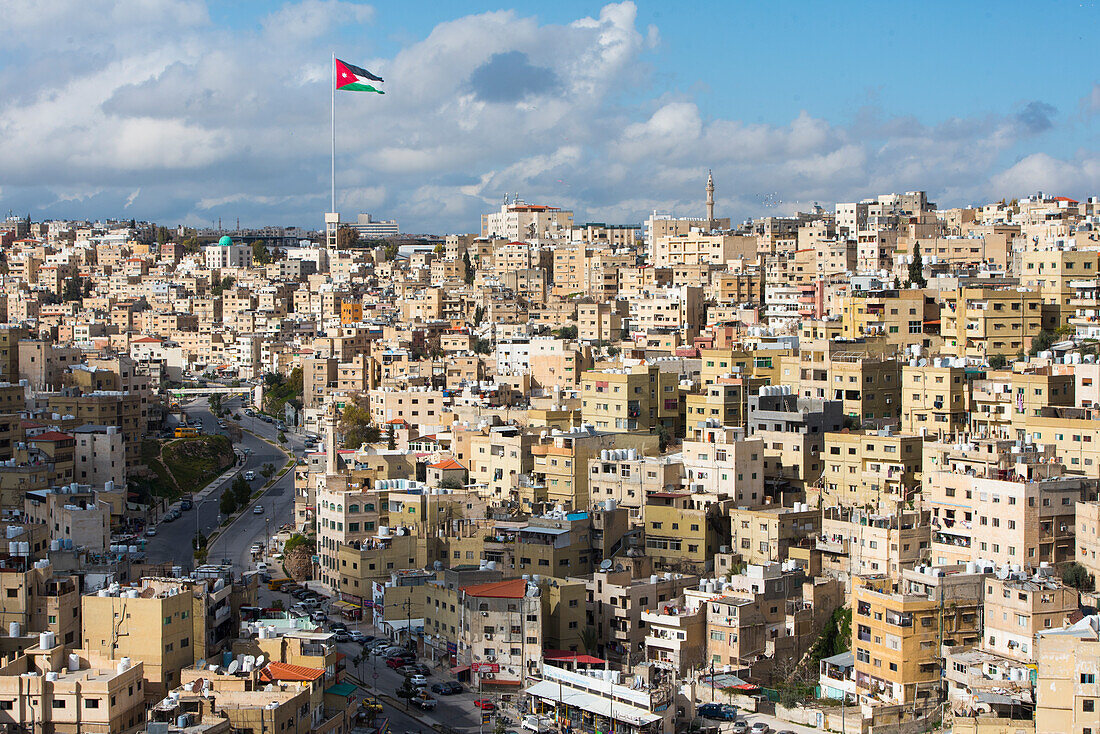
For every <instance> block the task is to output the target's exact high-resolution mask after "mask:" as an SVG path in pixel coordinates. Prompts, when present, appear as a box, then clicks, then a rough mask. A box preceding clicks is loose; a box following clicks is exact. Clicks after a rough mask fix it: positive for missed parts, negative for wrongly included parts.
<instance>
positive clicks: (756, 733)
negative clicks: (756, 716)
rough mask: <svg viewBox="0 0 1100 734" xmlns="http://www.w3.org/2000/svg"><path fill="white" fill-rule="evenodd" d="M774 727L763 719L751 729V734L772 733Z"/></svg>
mask: <svg viewBox="0 0 1100 734" xmlns="http://www.w3.org/2000/svg"><path fill="white" fill-rule="evenodd" d="M771 730H772V728H771V727H770V726H768V725H767V724H765V723H764V722H763V721H758V722H756V723H755V724H753V725H752V728H750V729H749V732H750V734H770V732H771Z"/></svg>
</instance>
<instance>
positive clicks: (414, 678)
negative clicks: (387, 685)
mask: <svg viewBox="0 0 1100 734" xmlns="http://www.w3.org/2000/svg"><path fill="white" fill-rule="evenodd" d="M409 685H412V686H426V685H428V677H427V676H425V675H410V676H409Z"/></svg>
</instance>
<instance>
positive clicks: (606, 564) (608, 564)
mask: <svg viewBox="0 0 1100 734" xmlns="http://www.w3.org/2000/svg"><path fill="white" fill-rule="evenodd" d="M600 568H601V569H602V570H604V571H607V570H610V568H611V559H610V558H605V559H603V560H602V561H600Z"/></svg>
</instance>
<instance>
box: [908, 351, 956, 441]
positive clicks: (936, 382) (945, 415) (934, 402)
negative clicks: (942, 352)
mask: <svg viewBox="0 0 1100 734" xmlns="http://www.w3.org/2000/svg"><path fill="white" fill-rule="evenodd" d="M920 361H923V362H925V364H920V363H919V362H918V363H917V364H914V363H913V361H912V360H910V362H909V364H907V365H905V366H904V367H902V370H901V380H902V388H901V430H902V431H903V432H904V433H910V434H917V435H920V436H927V435H932V436H940V437H942V436H953V435H955V433H956V432H958V431H961V430H963V429H965V428H966V426H967V424H968V422H969V421H968V416H967V412H968V411H969V409H970V405H969V397H970V389H969V387H970V383H969V377H968V375H967V372H966V368H965V367H963V366H962V365H961V364H959V365H956V364H955V362H954V360H951V359H946V360H945V359H940V358H938V357H937V358H935V359H933V360H932V361H931V363H929V362H928V360H920Z"/></svg>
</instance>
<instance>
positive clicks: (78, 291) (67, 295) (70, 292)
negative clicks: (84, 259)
mask: <svg viewBox="0 0 1100 734" xmlns="http://www.w3.org/2000/svg"><path fill="white" fill-rule="evenodd" d="M83 293H84V288H83V287H82V285H81V283H80V274H79V273H73V274H72V276H71V277H69V279H68V280H66V281H65V288H64V290H63V291H62V292H61V300H62V301H79V300H80V299H81V298H82V294H83Z"/></svg>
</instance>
